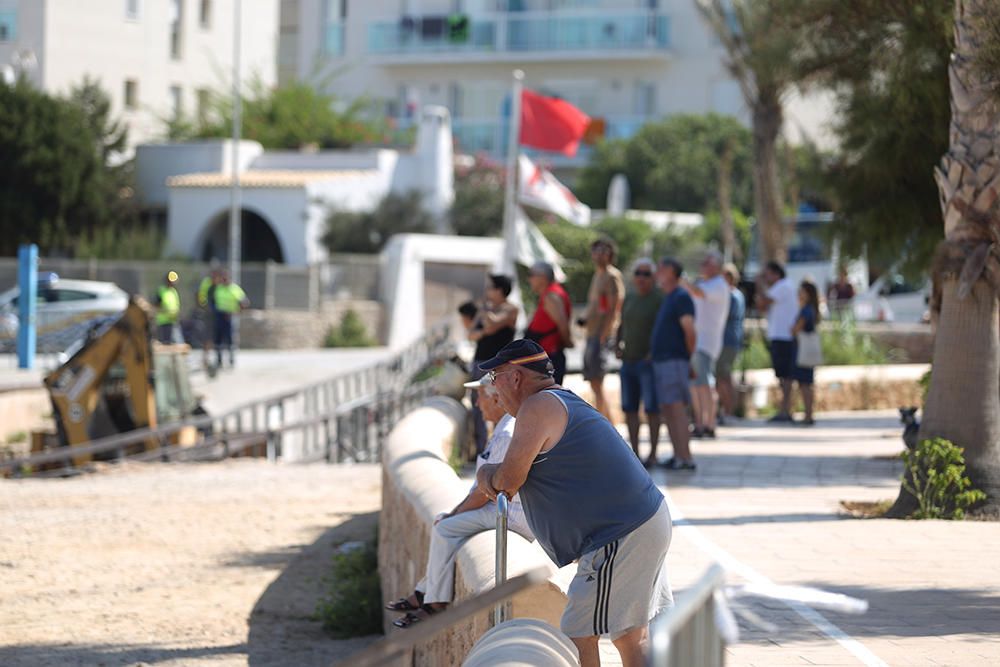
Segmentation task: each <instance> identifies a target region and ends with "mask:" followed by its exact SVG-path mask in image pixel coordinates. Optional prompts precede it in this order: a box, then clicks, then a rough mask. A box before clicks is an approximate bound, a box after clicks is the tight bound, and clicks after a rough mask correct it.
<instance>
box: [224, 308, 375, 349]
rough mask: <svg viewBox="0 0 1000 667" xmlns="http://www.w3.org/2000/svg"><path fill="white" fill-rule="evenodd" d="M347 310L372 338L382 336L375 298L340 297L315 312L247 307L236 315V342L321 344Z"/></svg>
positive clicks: (280, 345)
mask: <svg viewBox="0 0 1000 667" xmlns="http://www.w3.org/2000/svg"><path fill="white" fill-rule="evenodd" d="M348 310H353V311H354V312H356V313H357V314H358V316H359V317H360V318H361V321H362V322H363V323H364V325H365V328H366V329H367V330H368V335H370V336H371V337H372V338H373V339H374V340H376V341H381V340H382V316H383V314H382V305H381V304H380V303H379V302H378V301H363V300H358V299H343V300H338V301H330V302H327V303H324V304H323V307H322V308H320V310H319V311H317V312H309V311H302V310H277V309H274V310H248V311H246V312H245V313H244V314H243V316H242V317H240V346H241V347H243V348H246V349H265V350H296V349H303V348H318V347H323V340H324V339H325V338H326V333H327V331H329V329H330V327H331V326H333V327H335V326H337V325H339V324H340V320H341V318H343V316H344V313H346V312H347V311H348Z"/></svg>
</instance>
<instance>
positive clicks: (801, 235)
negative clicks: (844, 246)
mask: <svg viewBox="0 0 1000 667" xmlns="http://www.w3.org/2000/svg"><path fill="white" fill-rule="evenodd" d="M832 222H833V213H829V212H807V211H803V212H800V213H799V214H798V215H796V216H795V217H794V218H789V219H787V220H785V225H786V227H787V238H788V261H787V262H786V263H785V273H786V274H787V276H788V279H789V280H791V281H792V283H794V284H796V285H797V284H798V283H800V282H802V281H803V280H804V279H806V278H808V279H809V280H811V281H813V282H814V283H815V284H816V287H818V288H819V291H820V294H826V292H827V288H828V287H829V286H830V285H831V284H832V283H833V282H834V281H835V280H836V278H837V271H838V269H839V268H840V266H841V263H843V265H844V266H845V268H846V269H847V279H848V280H849V281H850V283H851V284H852V285H854V288H855V290H857V292H859V293H860V292H864V291H865V290H867V289H868V261H867V260H866V259H865V258H863V257H862V258H858V259H846V258H842V257H841V254H840V243H839V242H838V241H837V239H836V238H835V237H834V236H833V235H832V234H831V233H830V223H832ZM760 269H761V266H760V235H759V229H758V227H757V225H756V224H755V225H753V227H752V228H751V235H750V249H749V252H748V253H747V261H746V264H745V265H744V267H743V282H742V283H741V285H740V287H741V289H743V290H744V291H745V292H747V293H748V294H747V296H748V297H751V298H752V296H753V291H754V288H755V282H756V280H757V277H758V276H759V275H760ZM748 303H753V302H752V300H751V301H749V302H748Z"/></svg>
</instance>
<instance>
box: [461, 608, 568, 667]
mask: <svg viewBox="0 0 1000 667" xmlns="http://www.w3.org/2000/svg"><path fill="white" fill-rule="evenodd" d="M578 664H580V654H579V652H578V651H577V650H576V646H575V645H574V644H573V642H572V641H571V640H570V638H569V637H567V636H566V635H564V634H563V633H562V632H560V631H559V630H557V629H555V628H554V627H552V626H551V625H549V624H548V623H546V622H544V621H540V620H538V619H537V618H518V619H514V620H512V621H507V622H506V623H501V624H500V625H498V626H496V627H494V628H493V629H491V630H490V631H489V632H487V633H486V634H485V635H483V636H482V638H481V639H480V640H479V641H478V642H476V645H475V646H474V647H473V649H472V651H471V652H470V653H469V655H468V656H467V657H466V658H465V662H463V663H462V667H572V666H574V665H578Z"/></svg>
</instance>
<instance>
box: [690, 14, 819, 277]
mask: <svg viewBox="0 0 1000 667" xmlns="http://www.w3.org/2000/svg"><path fill="white" fill-rule="evenodd" d="M696 2H697V7H698V9H699V10H700V12H701V14H702V16H703V17H704V18H705V20H706V21H707V22H708V24H709V25H710V26H711V28H712V31H713V32H714V33H715V35H716V36H717V37H718V38H719V41H721V42H722V45H723V47H724V48H725V50H726V56H727V60H726V65H727V68H728V69H729V72H730V73H731V74H732V75H733V78H735V79H736V81H737V82H738V83H739V85H740V90H741V92H742V93H743V101H744V103H745V104H746V106H747V108H748V109H749V111H750V119H751V127H752V135H753V166H752V173H753V192H754V211H755V214H756V218H757V224H758V225H759V226H760V231H761V234H760V237H761V252H762V253H763V256H762V259H764V260H778V261H782V262H783V261H785V259H786V255H787V242H786V239H785V229H784V225H783V224H782V219H783V215H784V205H783V203H782V193H781V180H780V177H779V156H778V137H779V135H780V133H781V127H782V124H783V122H784V109H783V107H782V98H783V97H784V96H785V95H786V94H787V93H788V92H789V91H790V90H791V89H792V88H793V86H795V85H796V84H797V83H799V82H801V81H802V79H803V78H804V77H805V76H806V70H804V69H803V68H802V67H801V66H800V61H799V59H798V54H799V53H800V52H801V51H802V49H803V46H804V39H803V37H804V32H803V30H802V28H801V25H800V24H799V23H798V22H797V21H795V20H792V17H793V13H792V12H791V10H792V8H794V7H795V6H796V4H797V2H798V0H793V1H792V2H789V0H731V1H728V2H727V1H726V0H696Z"/></svg>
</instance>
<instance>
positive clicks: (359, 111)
mask: <svg viewBox="0 0 1000 667" xmlns="http://www.w3.org/2000/svg"><path fill="white" fill-rule="evenodd" d="M208 99H209V105H208V109H207V110H203V112H202V113H201V115H200V116H199V117H180V118H175V119H170V120H169V121H167V134H168V136H169V137H170V138H171V139H193V138H210V137H230V136H232V132H233V121H232V118H233V110H232V98H231V96H230V95H229V94H228V93H222V92H212V93H210V94H209V98H208ZM366 104H367V101H366V100H364V99H360V98H359V99H357V100H355V101H353V102H351V103H350V104H346V105H345V104H342V103H341V102H340V100H338V99H337V98H336V97H334V96H333V95H328V94H326V93H322V92H320V91H319V90H317V89H316V88H315V87H314V86H312V85H310V84H308V83H292V84H288V85H285V86H282V87H280V88H274V89H269V88H267V87H266V86H265V85H264V84H263V83H262V82H261V81H259V80H255V81H253V82H251V84H250V86H249V90H248V93H247V94H246V95H245V96H244V97H243V101H242V105H243V108H242V116H241V120H242V122H241V125H242V130H241V131H242V136H243V138H244V139H250V140H253V141H258V142H260V144H261V145H262V146H263V147H264V148H271V149H286V150H298V149H299V148H301V147H303V146H309V145H313V146H316V147H318V148H350V147H351V146H353V145H355V144H364V143H373V142H380V141H382V140H383V139H384V138H386V135H387V132H388V128H387V127H385V126H383V125H382V124H380V123H375V122H371V121H368V120H366V119H365V118H363V111H364V109H365V106H366Z"/></svg>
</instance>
